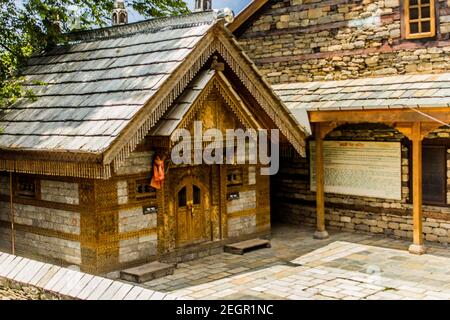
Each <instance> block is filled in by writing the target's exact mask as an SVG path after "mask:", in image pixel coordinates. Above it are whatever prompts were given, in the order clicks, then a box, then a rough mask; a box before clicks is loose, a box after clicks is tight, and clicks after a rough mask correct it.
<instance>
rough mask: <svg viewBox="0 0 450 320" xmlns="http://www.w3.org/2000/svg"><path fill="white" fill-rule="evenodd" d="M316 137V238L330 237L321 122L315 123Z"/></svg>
mask: <svg viewBox="0 0 450 320" xmlns="http://www.w3.org/2000/svg"><path fill="white" fill-rule="evenodd" d="M314 129H315V132H314V135H315V139H316V215H317V230H316V232H315V233H314V239H326V238H328V232H327V231H326V230H325V181H324V165H323V138H324V136H325V135H324V134H323V130H321V124H320V123H316V124H315V128H314Z"/></svg>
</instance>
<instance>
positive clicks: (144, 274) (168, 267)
mask: <svg viewBox="0 0 450 320" xmlns="http://www.w3.org/2000/svg"><path fill="white" fill-rule="evenodd" d="M174 270H175V265H173V264H167V263H163V262H159V261H154V262H150V263H147V264H143V265H141V266H139V267H134V268H130V269H126V270H122V271H120V278H121V279H122V280H126V281H130V282H136V283H143V282H147V281H150V280H154V279H158V278H161V277H164V276H168V275H171V274H173V271H174Z"/></svg>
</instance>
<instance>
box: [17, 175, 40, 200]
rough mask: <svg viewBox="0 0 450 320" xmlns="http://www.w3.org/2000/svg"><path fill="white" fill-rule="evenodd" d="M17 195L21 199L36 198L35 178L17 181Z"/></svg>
mask: <svg viewBox="0 0 450 320" xmlns="http://www.w3.org/2000/svg"><path fill="white" fill-rule="evenodd" d="M16 193H17V195H18V196H20V197H27V198H36V181H35V179H33V178H28V177H19V178H18V179H17V191H16Z"/></svg>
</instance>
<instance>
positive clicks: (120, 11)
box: [112, 0, 128, 26]
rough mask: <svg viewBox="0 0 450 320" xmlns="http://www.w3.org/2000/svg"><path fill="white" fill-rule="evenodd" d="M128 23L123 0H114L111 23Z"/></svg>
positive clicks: (114, 24) (115, 24)
mask: <svg viewBox="0 0 450 320" xmlns="http://www.w3.org/2000/svg"><path fill="white" fill-rule="evenodd" d="M127 23H128V12H127V8H126V6H125V1H124V0H115V1H114V9H113V13H112V25H113V26H117V25H122V24H127Z"/></svg>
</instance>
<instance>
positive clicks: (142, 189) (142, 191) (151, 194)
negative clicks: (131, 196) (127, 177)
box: [136, 179, 156, 200]
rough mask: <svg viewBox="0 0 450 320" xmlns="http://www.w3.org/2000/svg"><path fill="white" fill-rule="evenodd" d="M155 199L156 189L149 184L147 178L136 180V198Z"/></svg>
mask: <svg viewBox="0 0 450 320" xmlns="http://www.w3.org/2000/svg"><path fill="white" fill-rule="evenodd" d="M144 199H152V200H155V199H156V189H155V188H153V187H151V186H150V181H149V180H147V179H143V180H137V181H136V200H144Z"/></svg>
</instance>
